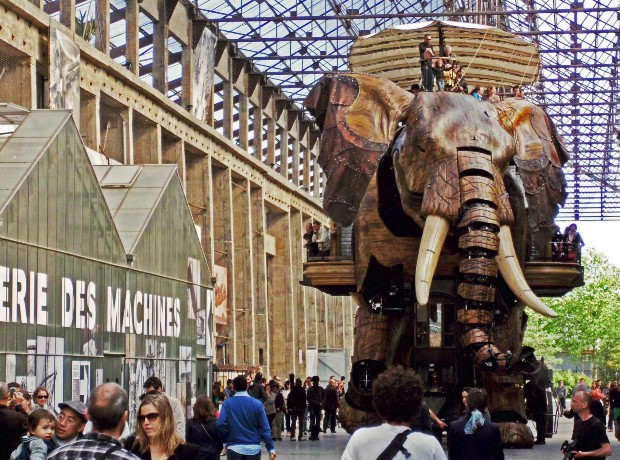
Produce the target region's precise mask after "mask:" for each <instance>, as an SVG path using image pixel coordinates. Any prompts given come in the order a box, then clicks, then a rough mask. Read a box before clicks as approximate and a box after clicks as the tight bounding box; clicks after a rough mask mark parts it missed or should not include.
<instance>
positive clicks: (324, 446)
mask: <svg viewBox="0 0 620 460" xmlns="http://www.w3.org/2000/svg"><path fill="white" fill-rule="evenodd" d="M530 428H531V430H532V433H535V432H536V430H535V429H534V427H533V426H532V425H531V422H530ZM572 430H573V422H572V420H568V419H561V420H560V422H559V426H558V432H557V433H556V434H554V435H553V437H552V438H551V439H547V444H546V445H544V446H534V448H533V449H506V450H504V454H505V455H506V460H515V459H520V460H521V459H528V460H556V459H557V460H560V459H561V458H562V454H561V452H560V445H561V444H562V442H563V441H564V440H565V439H570V436H571V433H572ZM607 434H608V436H609V439H610V441H611V446H612V450H613V454H612V456H611V457H608V460H620V443H619V442H618V441H616V440H615V438H614V437H613V433H607ZM348 440H349V435H348V434H347V433H346V432H345V431H344V430H342V429H337V430H336V433H335V434H331V433H323V434H321V439H320V440H319V441H301V442H300V441H290V440H288V439H286V440H284V441H276V452H277V454H278V460H288V459H295V460H338V459H339V458H340V456H341V455H342V452H343V451H344V448H345V446H346V445H347V441H348ZM445 447H446V446H445V437H444V448H445ZM262 458H263V459H268V458H269V457H268V455H267V454H266V452H265V451H264V450H263V456H262ZM412 458H415V455H412ZM364 460H366V459H364ZM367 460H374V459H367Z"/></svg>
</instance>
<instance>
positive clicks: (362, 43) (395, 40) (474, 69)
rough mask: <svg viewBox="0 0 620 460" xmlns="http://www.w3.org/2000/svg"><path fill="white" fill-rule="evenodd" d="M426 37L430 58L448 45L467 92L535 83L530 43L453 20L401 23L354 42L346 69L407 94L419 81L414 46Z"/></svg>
mask: <svg viewBox="0 0 620 460" xmlns="http://www.w3.org/2000/svg"><path fill="white" fill-rule="evenodd" d="M426 34H430V35H431V37H432V38H433V41H432V42H431V43H432V44H433V48H434V51H435V54H436V55H438V56H439V55H440V52H441V51H442V50H443V46H445V45H450V46H451V47H452V53H453V54H455V55H456V56H457V58H458V62H459V65H460V66H461V68H462V69H463V73H464V78H465V80H466V81H467V84H468V85H469V86H470V87H473V86H474V85H480V86H512V85H529V84H532V83H533V82H535V81H536V80H537V79H538V75H539V72H540V56H539V54H538V49H537V47H536V45H535V44H534V43H531V42H528V41H526V40H524V39H523V38H521V37H519V36H516V35H514V34H511V33H510V32H506V31H505V30H501V29H498V28H496V27H489V26H483V25H479V24H470V23H464V22H453V21H423V22H417V23H414V24H404V25H398V26H394V27H390V28H388V29H385V30H382V31H381V32H377V33H376V34H372V35H364V36H361V37H359V38H358V39H357V40H356V41H355V43H353V46H352V47H351V50H350V52H349V66H350V68H351V71H353V72H356V73H368V74H371V75H376V76H378V77H382V78H386V79H388V80H391V81H393V82H394V83H396V84H397V85H399V86H400V87H401V88H406V89H409V88H410V87H411V85H412V84H413V83H418V81H419V80H420V77H421V71H420V52H419V49H418V45H419V44H420V43H421V42H422V40H423V38H424V35H426Z"/></svg>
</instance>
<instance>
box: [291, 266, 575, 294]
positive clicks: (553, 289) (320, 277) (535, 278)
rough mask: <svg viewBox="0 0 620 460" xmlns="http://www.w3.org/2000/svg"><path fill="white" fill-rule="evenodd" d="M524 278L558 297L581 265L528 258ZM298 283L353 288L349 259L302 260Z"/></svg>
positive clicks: (334, 290)
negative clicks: (302, 274) (301, 270)
mask: <svg viewBox="0 0 620 460" xmlns="http://www.w3.org/2000/svg"><path fill="white" fill-rule="evenodd" d="M524 274H525V279H526V280H527V282H528V284H529V285H530V287H531V288H532V290H533V291H534V293H535V294H536V295H538V296H542V297H560V296H562V295H564V294H566V293H567V292H570V291H571V290H572V289H573V288H575V287H579V286H583V267H582V266H581V265H580V264H574V263H565V262H545V261H532V262H526V264H525V273H524ZM302 284H303V285H305V286H312V287H315V288H317V289H319V290H320V291H322V292H325V293H327V294H331V295H337V296H338V295H349V293H350V292H356V291H357V289H356V285H355V264H354V263H353V261H352V260H333V261H330V260H326V261H320V262H307V263H305V264H304V278H303V281H302Z"/></svg>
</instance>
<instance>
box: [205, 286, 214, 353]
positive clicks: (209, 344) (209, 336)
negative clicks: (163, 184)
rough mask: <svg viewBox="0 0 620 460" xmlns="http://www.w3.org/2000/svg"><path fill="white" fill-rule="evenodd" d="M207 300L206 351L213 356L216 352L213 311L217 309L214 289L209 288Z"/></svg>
mask: <svg viewBox="0 0 620 460" xmlns="http://www.w3.org/2000/svg"><path fill="white" fill-rule="evenodd" d="M206 297H207V302H206V308H205V310H204V311H205V325H206V331H205V353H206V356H213V354H214V349H213V341H214V339H215V337H214V335H213V332H214V331H213V312H214V311H215V305H213V303H214V300H213V299H215V295H214V294H213V290H212V289H209V290H207V295H206Z"/></svg>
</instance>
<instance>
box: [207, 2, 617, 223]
mask: <svg viewBox="0 0 620 460" xmlns="http://www.w3.org/2000/svg"><path fill="white" fill-rule="evenodd" d="M482 3H483V4H485V5H492V6H489V7H488V10H487V11H480V10H477V9H476V8H477V6H476V5H480V4H481V2H476V1H474V0H445V1H443V0H441V1H440V0H430V1H427V0H421V1H407V0H389V1H372V0H371V1H361V0H347V1H337V0H310V1H305V2H295V1H291V0H271V1H269V2H265V1H264V0H197V5H198V7H199V9H200V10H201V11H202V13H203V14H204V15H205V16H206V17H207V18H208V19H209V20H211V21H213V22H215V23H216V25H217V27H218V29H219V32H220V33H221V35H223V36H225V37H226V38H227V39H228V40H229V41H231V42H233V43H236V44H237V46H238V48H239V50H240V51H241V52H242V53H243V55H245V56H246V57H248V58H249V59H250V60H251V61H253V63H254V65H255V67H256V68H258V69H259V70H261V71H263V72H264V73H265V74H266V75H267V76H268V77H269V79H270V80H271V81H272V82H273V83H274V84H275V86H278V87H279V88H281V89H282V92H283V93H284V94H285V95H287V96H289V97H290V98H291V99H293V100H294V101H295V102H296V103H297V104H298V105H301V104H302V102H303V99H304V97H305V95H306V94H307V93H308V91H309V89H310V88H311V87H312V85H313V84H314V82H315V81H316V80H317V79H318V78H319V77H320V76H321V75H322V74H324V73H328V72H332V71H347V70H348V61H347V56H348V53H349V49H350V47H351V44H352V43H353V41H354V40H355V38H356V37H358V36H359V35H364V34H368V33H374V32H378V31H380V30H382V29H385V28H387V27H390V26H392V25H395V24H407V23H412V22H418V21H423V20H424V21H428V20H432V19H444V20H445V19H450V20H453V21H465V22H477V23H481V24H488V25H494V26H497V27H500V28H504V29H506V30H509V31H511V32H513V33H516V34H519V35H521V36H523V38H525V39H526V40H529V41H533V42H535V43H537V44H538V46H539V51H540V54H541V60H542V62H543V71H542V74H541V75H542V78H541V80H540V82H538V83H536V84H534V85H532V86H530V87H528V88H526V97H527V98H529V99H530V100H532V101H534V102H536V103H537V104H540V105H542V106H543V107H545V108H546V110H547V111H548V113H549V114H550V115H551V117H552V119H553V121H554V122H555V124H556V125H557V126H558V129H559V131H560V132H561V133H562V135H563V136H564V140H565V141H566V143H567V146H568V148H569V151H570V153H571V160H570V162H569V163H568V164H567V165H566V168H565V172H566V176H567V181H568V185H569V195H570V196H569V199H568V201H567V204H566V206H565V207H564V208H563V209H562V210H561V212H560V216H559V218H561V219H566V220H573V219H574V220H620V176H619V173H620V171H619V170H618V168H619V166H620V164H619V163H620V158H619V157H620V146H619V141H618V140H617V139H616V136H617V134H616V133H615V132H614V129H615V126H617V125H620V120H619V118H620V106H618V104H617V101H618V97H619V92H620V90H619V83H618V63H619V59H620V3H618V1H617V0H585V1H578V0H575V1H571V0H499V1H494V2H482Z"/></svg>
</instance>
